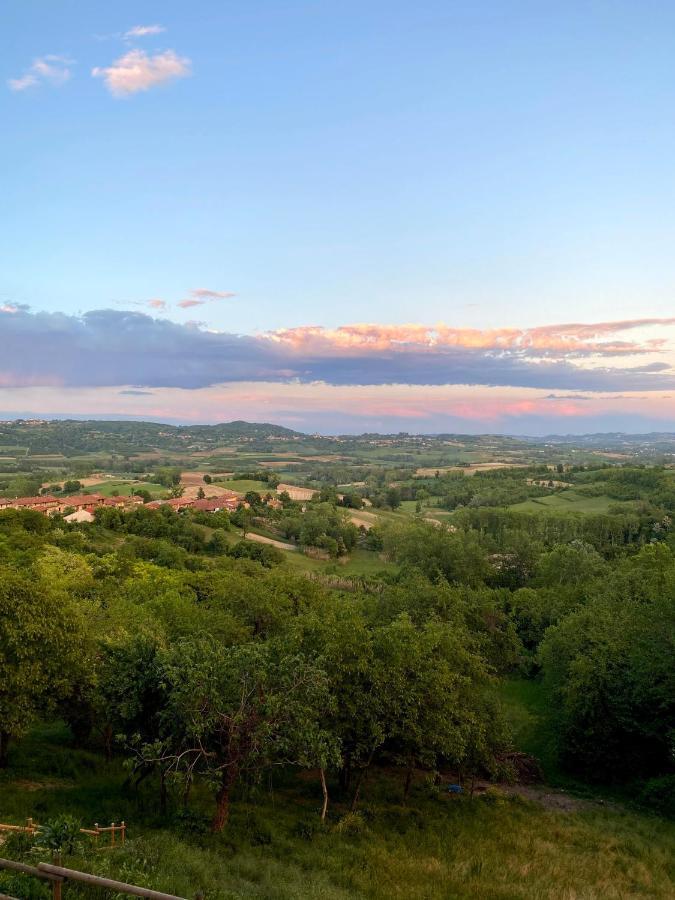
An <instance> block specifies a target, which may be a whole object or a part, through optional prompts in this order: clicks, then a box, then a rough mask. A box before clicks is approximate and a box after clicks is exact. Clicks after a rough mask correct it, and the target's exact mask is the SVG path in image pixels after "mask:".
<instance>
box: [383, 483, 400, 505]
mask: <svg viewBox="0 0 675 900" xmlns="http://www.w3.org/2000/svg"><path fill="white" fill-rule="evenodd" d="M386 498H387V500H386V502H387V506H388V507H390V509H398V507H399V506H400V505H401V492H400V491H399V489H398V488H395V487H390V488H388V490H387V493H386Z"/></svg>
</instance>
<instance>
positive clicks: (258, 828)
mask: <svg viewBox="0 0 675 900" xmlns="http://www.w3.org/2000/svg"><path fill="white" fill-rule="evenodd" d="M123 777H124V772H123V769H122V767H121V766H120V764H119V763H113V764H112V765H110V766H108V765H106V764H105V763H104V762H103V760H102V759H101V758H100V757H99V756H98V755H96V754H93V753H84V752H81V751H75V750H72V749H71V748H70V747H69V746H68V744H67V732H66V731H65V730H64V729H62V728H60V727H58V726H52V727H50V728H48V729H42V730H41V731H40V732H39V733H36V734H34V735H33V736H32V738H31V739H30V740H28V741H27V742H25V744H24V745H23V746H21V747H20V748H18V749H17V750H16V751H15V753H14V754H13V757H12V767H11V770H10V771H9V772H8V773H7V774H6V775H5V776H4V780H3V781H2V783H0V820H2V821H11V822H19V821H21V820H22V819H24V818H25V817H27V816H33V817H34V818H35V819H37V820H38V821H46V820H47V819H48V818H50V817H53V816H55V815H57V814H61V813H70V814H73V815H75V816H77V817H78V818H79V819H81V820H82V822H83V824H92V823H93V822H94V821H98V822H99V823H103V822H109V821H111V820H113V819H114V820H115V821H119V820H120V819H125V820H126V821H127V822H128V824H129V835H130V839H129V841H128V842H127V844H126V846H125V847H124V848H118V849H115V850H112V851H111V850H99V851H95V850H94V849H93V848H92V846H91V845H90V844H88V843H87V842H86V841H84V843H83V846H82V849H81V851H79V852H78V855H77V856H76V857H74V858H72V859H69V860H68V861H67V863H68V864H69V865H72V866H73V867H75V868H77V867H81V868H83V869H85V870H87V871H93V872H97V873H99V874H103V875H108V876H110V877H114V878H119V879H122V880H126V881H131V882H134V883H139V884H144V885H147V886H149V887H153V888H155V889H158V890H165V891H168V892H174V893H177V894H179V895H181V896H184V897H188V898H192V897H193V896H194V894H195V892H196V891H197V890H199V889H201V890H203V891H204V892H205V896H206V898H207V900H225V898H240V897H241V898H245V897H246V898H251V897H253V898H255V897H258V898H270V900H272V898H274V900H292V898H293V900H294V898H308V897H311V898H314V897H317V898H326V900H343V898H387V900H391V898H401V900H403V898H405V900H408V898H410V900H417V898H419V900H435V898H439V900H441V898H443V900H446V898H486V900H487V898H504V900H506V898H509V900H510V898H523V900H535V898H536V900H541V898H551V900H553V898H555V900H558V898H569V900H577V898H578V900H581V898H584V900H591V898H598V900H600V898H626V897H645V898H646V897H650V898H672V897H673V896H675V886H674V880H675V825H673V824H672V823H670V824H669V823H666V822H664V821H663V820H660V819H658V818H656V817H649V816H644V815H640V814H637V813H634V812H628V811H623V810H621V809H618V808H608V807H606V808H602V807H597V808H587V809H580V810H577V811H574V812H568V813H566V812H560V811H549V810H546V809H544V808H542V807H540V806H538V805H535V804H530V803H526V802H525V801H522V800H520V799H519V798H507V797H503V796H500V795H499V794H497V793H494V794H493V793H489V794H488V795H487V796H486V797H484V798H481V799H475V800H473V801H471V800H469V799H468V798H463V797H451V796H450V795H448V794H445V793H444V792H441V793H438V794H437V793H433V792H432V791H431V789H430V787H429V786H428V784H427V783H426V781H425V780H424V779H423V778H422V777H420V779H419V780H418V782H417V784H416V786H415V788H414V790H413V794H412V798H411V801H410V804H409V805H408V806H402V805H400V796H401V785H400V783H399V782H398V781H397V780H396V779H394V778H392V777H391V775H389V774H388V773H385V772H382V773H379V774H377V775H375V776H374V777H373V778H372V780H371V781H370V782H369V784H368V786H367V788H366V791H365V797H364V803H365V805H364V806H363V808H362V809H361V810H360V812H359V813H358V814H356V815H353V814H349V813H347V812H346V807H342V806H340V805H339V804H334V805H333V807H332V808H331V814H332V818H331V820H330V822H329V823H328V825H327V826H326V827H325V828H321V827H320V824H319V822H318V814H317V810H318V806H319V802H320V797H319V789H318V784H317V783H315V780H314V779H312V778H311V777H310V778H298V777H297V776H295V775H293V774H292V773H283V774H282V775H280V776H278V777H277V778H276V781H275V782H274V783H272V784H270V783H268V784H266V785H265V788H264V790H263V789H261V788H259V789H257V790H256V791H253V792H249V794H248V796H245V797H244V796H240V797H239V798H238V799H237V801H236V802H235V804H234V805H233V814H232V821H231V823H230V825H229V826H228V829H227V830H226V832H225V833H224V834H223V835H220V836H213V835H211V834H209V833H208V831H207V829H206V827H205V823H206V816H207V814H208V811H209V803H210V798H209V796H208V794H206V793H205V792H200V791H198V792H197V793H196V796H195V802H194V810H193V811H192V812H191V813H190V814H189V815H184V814H183V813H181V812H180V811H179V807H178V804H176V805H175V806H174V807H173V808H172V809H171V810H170V812H169V814H168V816H167V817H165V818H162V817H161V816H160V814H159V811H158V806H157V802H156V785H153V784H147V783H146V784H144V785H143V786H142V788H141V789H140V790H139V792H138V793H133V792H130V793H125V792H124V791H123V790H122V788H121V785H122V781H123ZM3 853H4V854H5V855H8V856H14V858H19V857H24V858H33V852H32V851H29V850H28V848H27V847H26V846H25V842H24V844H23V845H22V842H21V841H20V840H17V839H12V840H10V841H9V842H8V844H6V845H5V848H4V849H3ZM0 885H2V888H0V890H4V891H5V892H7V893H13V894H14V895H15V896H18V897H21V898H24V900H33V898H39V900H42V898H43V897H44V898H45V900H46V898H47V897H48V894H46V893H45V892H44V889H43V888H42V887H41V886H40V885H39V884H37V883H35V882H30V883H29V881H28V880H27V879H25V878H23V877H19V878H17V877H16V876H13V877H11V878H7V877H6V876H2V880H0ZM10 888H11V890H10ZM75 898H82V900H84V898H89V900H103V898H105V900H113V898H112V895H109V894H105V893H101V892H99V893H95V892H93V891H92V890H91V889H87V888H84V887H78V886H76V885H71V884H69V885H68V886H67V888H66V891H65V892H64V900H75Z"/></svg>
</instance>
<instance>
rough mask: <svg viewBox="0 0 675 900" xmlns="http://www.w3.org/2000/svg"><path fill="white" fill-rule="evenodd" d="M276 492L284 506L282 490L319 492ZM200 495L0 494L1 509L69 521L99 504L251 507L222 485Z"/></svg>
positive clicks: (301, 496)
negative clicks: (151, 498) (34, 513)
mask: <svg viewBox="0 0 675 900" xmlns="http://www.w3.org/2000/svg"><path fill="white" fill-rule="evenodd" d="M275 493H276V494H277V496H272V494H270V495H269V496H268V497H267V498H266V500H265V503H266V505H267V506H268V507H269V508H270V509H281V507H282V506H283V503H282V501H281V500H280V499H279V498H278V495H279V494H285V495H287V496H288V498H289V499H291V500H309V499H311V498H312V497H313V496H314V495H315V494H316V493H317V492H316V491H315V490H312V489H309V488H302V487H298V486H296V485H291V484H280V485H278V486H277V489H276V491H275ZM200 494H204V496H198V497H189V496H181V497H167V498H162V499H157V500H150V501H149V502H146V500H145V499H144V498H143V497H142V496H140V495H139V494H133V493H132V494H129V495H124V496H121V495H120V496H112V497H105V496H103V495H102V494H98V493H81V494H75V495H70V496H64V497H55V496H53V495H52V494H50V493H44V494H40V495H38V496H34V497H16V498H11V497H0V511H2V510H5V509H29V510H33V511H34V512H39V513H42V514H43V515H46V516H58V515H61V516H63V518H64V520H65V521H66V522H93V521H94V514H95V512H96V510H97V509H98V508H100V507H109V508H110V507H111V508H113V509H120V510H127V509H133V508H134V507H137V506H145V507H146V509H159V508H160V507H162V506H167V507H169V508H170V509H173V510H174V512H179V511H180V510H185V509H193V510H195V511H197V512H206V513H218V512H222V511H223V510H225V511H227V512H234V511H236V510H237V509H240V508H242V507H243V508H244V509H248V508H249V507H250V504H249V503H248V502H247V500H246V499H245V497H244V495H243V494H242V493H240V492H237V491H229V490H223V489H222V488H221V489H219V491H218V493H217V494H216V495H212V496H206V492H205V491H204V490H203V489H201V490H200Z"/></svg>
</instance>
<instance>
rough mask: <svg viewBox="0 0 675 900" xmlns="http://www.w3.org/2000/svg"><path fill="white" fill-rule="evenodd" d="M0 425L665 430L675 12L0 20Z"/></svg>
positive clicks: (311, 8) (407, 9) (674, 388)
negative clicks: (37, 419)
mask: <svg viewBox="0 0 675 900" xmlns="http://www.w3.org/2000/svg"><path fill="white" fill-rule="evenodd" d="M0 34H1V35H2V37H3V41H2V44H3V53H2V55H1V57H0V123H1V126H2V127H1V139H0V211H1V215H0V416H2V417H3V418H8V417H15V416H29V415H40V416H47V415H48V416H64V417H65V416H80V417H81V416H96V417H108V416H110V417H129V418H131V417H140V418H144V419H156V420H161V421H171V422H186V423H190V422H217V421H229V420H231V419H239V418H243V419H247V420H249V421H270V422H275V423H279V424H283V425H288V426H289V427H293V428H297V429H299V430H303V431H321V432H324V433H341V432H357V433H358V432H363V431H376V430H377V431H409V432H452V431H454V432H472V433H484V432H499V433H510V434H532V435H536V434H548V433H566V434H568V433H582V432H598V431H620V430H623V431H631V432H644V431H651V430H658V431H666V430H675V252H673V247H674V246H675V115H674V113H675V6H674V5H673V4H672V3H670V2H653V0H645V2H642V3H636V2H634V0H632V2H622V0H612V2H598V0H595V2H594V0H586V2H577V0H568V2H566V3H564V4H552V3H541V2H535V0H532V2H529V0H520V2H519V0H495V2H487V0H471V2H454V0H420V2H417V3H410V2H408V0H405V2H402V0H389V2H381V0H359V2H353V0H304V2H301V0H295V2H294V0H267V2H262V0H195V2H193V3H190V4H187V3H185V2H184V0H181V2H177V0H161V2H145V0H134V2H127V0H117V2H115V3H114V4H101V3H83V2H81V0H5V2H4V3H2V4H0Z"/></svg>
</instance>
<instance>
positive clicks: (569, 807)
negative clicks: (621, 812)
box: [498, 784, 618, 812]
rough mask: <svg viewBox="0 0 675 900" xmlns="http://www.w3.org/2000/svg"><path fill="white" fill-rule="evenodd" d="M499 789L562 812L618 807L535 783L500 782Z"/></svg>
mask: <svg viewBox="0 0 675 900" xmlns="http://www.w3.org/2000/svg"><path fill="white" fill-rule="evenodd" d="M498 787H499V790H500V791H502V792H503V793H504V794H507V795H509V796H511V797H522V798H523V799H524V800H530V801H531V802H532V803H538V804H540V806H543V807H544V808H545V809H552V810H559V811H561V812H576V811H577V810H583V809H598V808H601V807H604V808H605V809H608V808H614V809H617V808H618V807H616V806H615V805H614V804H612V803H608V802H606V801H605V800H600V799H598V800H593V799H588V798H585V797H575V796H574V795H573V794H568V793H567V792H566V791H563V790H559V789H556V788H552V787H548V786H547V785H543V784H542V785H534V784H500V785H498Z"/></svg>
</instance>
